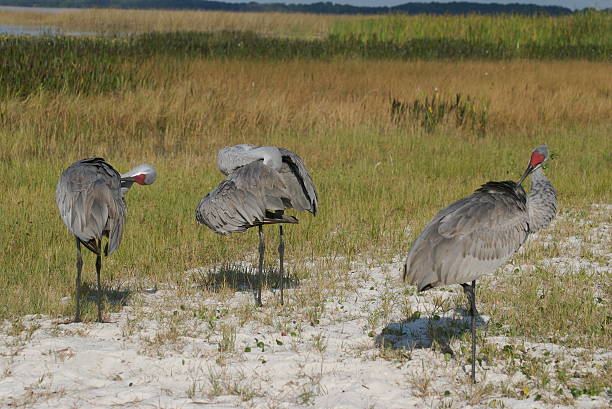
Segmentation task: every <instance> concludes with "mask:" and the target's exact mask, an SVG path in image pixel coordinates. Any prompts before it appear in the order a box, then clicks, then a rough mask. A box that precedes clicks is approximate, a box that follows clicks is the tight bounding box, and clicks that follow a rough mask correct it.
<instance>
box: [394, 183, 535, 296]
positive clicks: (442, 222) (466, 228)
mask: <svg viewBox="0 0 612 409" xmlns="http://www.w3.org/2000/svg"><path fill="white" fill-rule="evenodd" d="M528 233H529V218H528V214H527V210H526V198H525V193H524V192H523V191H522V188H520V186H519V187H518V188H517V187H516V184H514V182H489V183H487V184H485V185H483V186H482V187H481V188H480V189H478V190H477V191H476V192H475V193H474V194H472V195H471V196H469V197H467V198H464V199H461V200H459V201H457V202H455V203H453V204H452V205H450V206H448V207H447V208H445V209H443V210H442V211H441V212H440V213H438V214H437V215H436V216H435V217H434V218H433V220H432V221H431V222H430V223H429V224H428V225H427V226H426V227H425V229H424V230H423V232H422V233H421V235H420V236H419V237H418V238H417V240H416V241H415V243H414V245H413V247H412V248H411V250H410V252H409V254H408V257H407V259H406V264H405V266H404V278H405V279H407V280H409V281H410V282H411V283H413V284H416V285H417V287H418V289H419V291H421V290H424V289H427V288H431V287H436V286H439V285H446V284H454V283H465V282H469V281H472V280H475V279H476V278H478V277H480V276H481V275H483V274H488V273H492V272H494V271H495V270H496V269H497V268H498V267H499V266H501V265H502V264H503V263H504V262H505V261H506V260H508V258H510V256H512V254H514V252H515V251H516V250H517V249H518V248H519V247H520V246H521V245H522V244H523V242H524V241H525V239H526V238H527V235H528Z"/></svg>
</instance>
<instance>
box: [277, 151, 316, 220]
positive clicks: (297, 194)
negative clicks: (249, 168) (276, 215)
mask: <svg viewBox="0 0 612 409" xmlns="http://www.w3.org/2000/svg"><path fill="white" fill-rule="evenodd" d="M278 150H279V151H280V153H281V155H282V157H283V166H282V168H281V170H280V175H281V177H282V179H283V181H284V182H285V185H286V186H287V189H288V190H289V192H290V197H291V203H292V204H293V208H295V209H296V210H297V211H303V210H308V211H309V212H310V213H312V214H316V213H317V208H318V198H317V189H316V188H315V185H314V183H313V182H312V178H311V177H310V173H309V172H308V169H307V168H306V165H305V164H304V161H303V160H302V158H301V157H300V156H299V155H297V154H296V153H294V152H291V151H289V150H287V149H283V148H278Z"/></svg>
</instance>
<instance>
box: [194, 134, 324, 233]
mask: <svg viewBox="0 0 612 409" xmlns="http://www.w3.org/2000/svg"><path fill="white" fill-rule="evenodd" d="M217 163H218V166H219V169H220V170H221V171H222V172H223V173H224V174H226V175H229V176H228V178H227V179H226V180H224V181H223V182H221V184H220V185H219V186H218V187H217V188H216V189H214V190H212V191H211V192H210V193H208V194H207V195H206V196H204V198H203V199H202V200H201V201H200V203H199V204H198V206H197V207H196V219H197V221H198V222H200V223H201V224H204V225H206V226H208V227H209V228H210V229H211V230H213V231H214V232H215V233H219V234H229V233H242V232H244V231H246V230H247V229H248V228H251V227H254V226H258V225H261V224H274V223H297V222H298V220H297V219H296V218H295V217H292V216H286V215H284V214H283V212H284V211H285V210H286V209H289V208H294V209H295V210H297V211H304V210H306V211H309V212H311V213H312V214H316V212H317V192H316V189H315V187H314V184H313V182H312V178H311V177H310V174H309V173H308V170H307V169H306V166H305V165H304V161H303V160H302V158H300V157H299V156H298V155H297V154H295V153H293V152H291V151H288V150H286V149H280V148H276V147H272V146H263V147H258V146H254V145H248V144H241V145H236V146H232V147H225V148H223V149H221V150H220V151H219V155H218V158H217Z"/></svg>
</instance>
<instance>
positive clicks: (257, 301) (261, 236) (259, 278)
mask: <svg viewBox="0 0 612 409" xmlns="http://www.w3.org/2000/svg"><path fill="white" fill-rule="evenodd" d="M265 251H266V244H265V243H264V234H263V226H262V225H259V271H258V272H257V297H256V299H255V304H257V306H258V307H261V305H262V304H261V285H262V281H263V262H264V252H265Z"/></svg>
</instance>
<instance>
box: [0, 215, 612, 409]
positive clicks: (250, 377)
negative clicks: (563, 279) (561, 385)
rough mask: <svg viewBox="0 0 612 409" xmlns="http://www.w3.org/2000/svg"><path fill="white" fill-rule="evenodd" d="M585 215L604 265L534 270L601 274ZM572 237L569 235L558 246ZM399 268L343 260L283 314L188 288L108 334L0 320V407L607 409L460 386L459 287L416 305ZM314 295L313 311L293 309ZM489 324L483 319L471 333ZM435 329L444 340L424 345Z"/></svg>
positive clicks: (527, 347) (603, 354) (462, 321)
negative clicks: (348, 265)
mask: <svg viewBox="0 0 612 409" xmlns="http://www.w3.org/2000/svg"><path fill="white" fill-rule="evenodd" d="M594 209H595V210H594V211H597V212H604V213H606V214H607V216H606V217H605V219H606V220H605V221H601V222H598V223H597V225H596V226H595V227H593V229H591V230H589V232H590V233H589V234H592V235H595V236H597V235H599V236H597V237H599V238H598V239H597V240H596V243H597V244H596V245H595V247H596V248H594V250H593V251H594V252H599V253H601V254H600V255H602V256H603V257H604V258H605V260H607V263H604V265H602V264H601V263H599V264H597V265H596V266H594V265H590V264H589V263H590V262H589V261H587V260H580V259H579V258H578V259H577V258H576V257H571V256H568V257H565V258H563V259H562V260H550V259H545V260H540V261H538V263H540V264H541V265H546V263H556V264H561V265H563V263H565V264H566V267H565V268H566V269H567V271H571V270H572V269H574V268H577V267H576V263H579V264H580V263H582V264H584V265H582V264H580V266H581V267H584V266H586V268H592V269H603V271H604V272H605V273H606V274H610V234H609V233H610V223H609V220H610V217H609V215H610V213H611V212H612V206H609V205H604V206H603V207H600V208H598V207H594ZM580 240H582V239H580V238H575V237H574V238H572V237H569V238H566V239H565V240H564V241H563V242H562V245H567V246H568V248H571V246H572V245H573V244H572V243H573V242H575V241H580ZM574 244H575V243H574ZM579 244H580V243H579ZM400 260H401V259H400V257H398V258H397V259H396V260H394V261H393V262H391V263H389V264H384V265H380V264H378V265H374V264H369V263H368V262H367V261H362V262H360V263H355V265H354V266H353V268H352V269H351V270H350V272H346V271H344V272H343V273H342V272H340V273H339V274H338V276H337V277H336V278H335V279H337V280H343V281H341V282H340V285H338V286H337V288H334V289H331V288H321V287H320V286H321V283H320V282H319V283H317V284H316V285H317V287H313V288H311V289H310V290H311V291H310V292H307V291H306V290H304V289H303V288H307V287H308V286H309V285H310V284H309V283H308V282H303V283H300V286H299V287H300V288H295V289H291V290H289V291H288V295H289V297H288V302H287V303H286V306H284V307H282V306H280V305H279V304H278V292H274V294H272V293H270V292H267V293H266V300H265V305H264V307H263V308H260V309H255V308H252V307H251V305H252V303H253V297H252V295H251V294H250V293H249V292H248V291H233V292H231V293H230V294H227V293H219V294H218V295H216V296H207V297H202V295H201V294H202V293H201V291H199V290H198V289H197V288H196V287H193V288H190V289H187V290H177V289H173V288H166V289H159V290H158V289H149V290H146V291H141V292H138V293H136V294H133V295H131V297H130V298H129V302H128V303H127V305H125V306H123V307H122V308H121V309H120V311H119V312H115V313H110V314H107V320H108V321H109V322H107V323H102V324H99V323H68V324H66V323H65V322H66V319H51V318H48V317H44V316H26V317H23V319H22V320H20V321H19V322H18V324H17V323H16V322H8V321H7V322H4V323H1V324H0V333H1V334H3V337H2V338H3V339H2V340H0V407H2V408H5V407H6V408H13V407H24V408H25V407H28V408H30V407H31V408H112V407H122V408H124V407H125V408H131V407H134V408H196V407H197V408H200V407H211V408H242V407H253V408H294V407H303V406H313V407H317V408H389V409H391V408H422V407H423V408H430V407H432V408H438V407H440V408H441V407H446V408H463V407H466V408H468V407H493V408H502V407H506V408H526V409H527V408H529V409H532V408H547V407H555V408H556V407H576V408H604V407H605V408H607V407H610V405H611V402H612V401H611V399H612V395H611V392H610V389H609V388H608V390H606V391H604V392H602V393H600V394H599V395H597V396H588V395H584V394H583V395H581V396H579V397H577V398H575V399H574V398H572V397H571V396H568V395H569V394H568V393H567V392H566V393H562V394H560V395H558V396H552V395H550V394H547V392H545V390H548V389H546V388H542V391H541V392H540V391H536V390H530V389H529V388H528V387H527V386H523V387H521V386H520V385H522V384H521V382H522V381H523V379H522V378H525V376H524V375H523V374H522V373H520V372H518V373H514V374H512V375H510V374H509V373H508V371H507V370H505V369H504V368H505V366H504V365H503V359H502V360H491V361H490V362H485V361H483V362H482V363H481V365H479V366H478V368H477V374H478V383H477V384H476V385H472V384H471V383H470V382H469V381H468V376H467V374H468V371H469V365H468V362H467V356H468V355H467V351H466V350H465V349H466V347H468V349H469V342H468V341H469V337H468V334H467V333H466V325H467V322H468V321H467V319H466V317H465V315H464V313H465V312H464V311H462V310H461V309H460V308H456V307H455V308H450V309H449V307H448V305H457V303H454V304H453V300H455V301H456V300H457V298H456V297H458V294H459V291H460V287H459V288H454V287H449V288H448V289H441V290H437V289H436V290H433V291H428V292H427V293H425V295H419V296H417V295H415V294H414V293H413V292H412V291H408V290H407V287H405V286H403V285H402V284H401V283H400V280H399V271H400V266H401V261H400ZM515 267H516V266H513V265H509V266H507V267H505V268H504V269H501V270H500V272H498V274H507V273H508V272H509V271H512V270H513V269H514V268H515ZM519 267H520V266H519ZM528 268H529V266H525V269H528ZM313 285H314V284H313ZM455 287H458V286H455ZM317 295H320V296H321V300H322V301H321V303H320V304H318V303H312V302H306V301H304V300H303V299H300V297H317ZM309 301H311V300H309ZM445 305H447V307H445ZM317 309H319V311H317ZM407 315H410V317H411V319H408V320H407V319H406V316H407ZM487 321H488V318H487V317H486V316H483V317H481V319H480V321H479V325H480V327H481V329H480V331H482V329H483V328H486V324H487ZM16 327H18V328H17V329H16ZM438 330H439V331H442V332H441V333H443V334H446V336H445V337H436V336H435V334H436V333H440V332H436V331H438ZM449 334H450V335H449ZM486 338H487V339H486V341H487V342H488V343H489V344H492V345H498V346H499V347H500V348H503V347H504V346H506V345H513V346H515V347H517V348H519V349H520V350H521V354H524V355H525V356H533V357H537V358H542V357H543V356H547V357H550V358H551V359H556V360H557V361H558V360H567V361H568V362H573V364H574V367H577V368H579V369H580V370H584V371H589V370H593V371H595V370H597V369H596V368H601V367H602V366H603V365H606V364H609V363H610V362H612V352H611V351H609V350H594V351H588V353H587V352H585V351H584V350H581V349H580V348H574V349H572V348H566V347H564V346H561V345H556V344H550V343H531V342H526V341H523V340H517V339H509V338H506V337H499V336H486ZM447 341H448V342H447ZM381 344H384V345H386V346H387V348H384V347H382V346H381ZM402 347H404V348H405V349H404V348H402ZM585 356H587V358H585ZM581 362H582V364H580V363H581ZM576 365H577V366H576ZM524 384H525V385H527V383H524ZM517 385H518V386H517ZM510 386H512V387H510ZM517 388H518V392H517V391H516V390H517ZM536 392H537V393H536ZM549 395H550V396H549Z"/></svg>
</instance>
